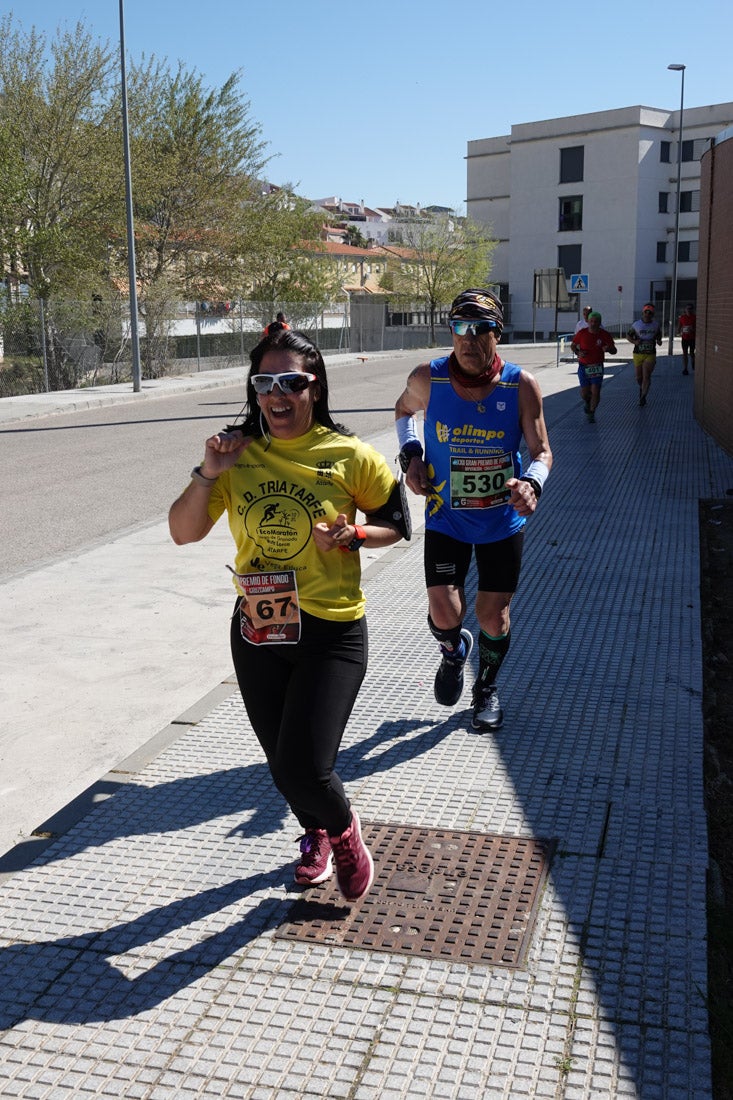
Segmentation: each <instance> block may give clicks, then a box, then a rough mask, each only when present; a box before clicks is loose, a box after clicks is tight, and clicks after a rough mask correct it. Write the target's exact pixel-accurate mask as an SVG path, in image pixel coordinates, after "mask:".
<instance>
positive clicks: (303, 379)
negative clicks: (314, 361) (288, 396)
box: [250, 371, 316, 393]
mask: <svg viewBox="0 0 733 1100" xmlns="http://www.w3.org/2000/svg"><path fill="white" fill-rule="evenodd" d="M315 381H316V376H315V374H305V373H304V372H303V371H292V372H290V371H287V372H285V373H283V374H253V375H252V377H251V378H250V382H251V383H252V385H253V386H254V391H255V393H272V391H273V389H274V388H275V386H279V387H280V392H281V393H302V392H303V390H306V389H308V383H309V382H315Z"/></svg>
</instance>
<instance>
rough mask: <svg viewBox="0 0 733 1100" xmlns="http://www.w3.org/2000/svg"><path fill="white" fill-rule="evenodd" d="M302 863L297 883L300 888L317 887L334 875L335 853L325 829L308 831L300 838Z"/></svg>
mask: <svg viewBox="0 0 733 1100" xmlns="http://www.w3.org/2000/svg"><path fill="white" fill-rule="evenodd" d="M300 852H301V857H300V863H299V864H298V866H297V867H296V868H295V881H296V882H297V883H299V885H300V886H316V885H317V884H318V883H319V882H325V881H326V879H327V878H330V877H331V875H332V874H333V852H332V851H331V842H330V840H329V839H328V833H327V832H326V830H325V829H306V831H305V835H304V836H302V837H301V838H300Z"/></svg>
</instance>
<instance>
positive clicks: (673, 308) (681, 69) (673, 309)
mask: <svg viewBox="0 0 733 1100" xmlns="http://www.w3.org/2000/svg"><path fill="white" fill-rule="evenodd" d="M667 68H668V69H672V71H673V72H676V73H682V81H681V87H680V125H679V130H678V132H677V200H676V202H675V208H674V257H673V261H672V302H671V305H670V315H669V348H668V351H667V354H668V355H672V354H673V348H674V330H675V328H676V327H677V253H678V251H679V247H680V184H681V182H682V113H683V111H684V109H685V66H684V65H668V66H667Z"/></svg>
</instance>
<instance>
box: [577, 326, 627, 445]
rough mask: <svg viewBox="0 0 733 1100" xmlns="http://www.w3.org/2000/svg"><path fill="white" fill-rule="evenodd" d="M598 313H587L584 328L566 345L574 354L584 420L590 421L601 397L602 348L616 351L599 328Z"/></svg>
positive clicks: (606, 333)
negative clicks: (586, 323)
mask: <svg viewBox="0 0 733 1100" xmlns="http://www.w3.org/2000/svg"><path fill="white" fill-rule="evenodd" d="M601 321H602V317H601V315H600V313H597V312H595V311H593V312H592V313H589V314H588V328H582V329H580V331H579V332H576V333H575V335H574V336H573V342H572V344H571V345H570V347H571V350H572V351H573V354H575V355H577V356H578V381H579V382H580V396H581V397H582V398H583V405H584V406H585V415H586V416H587V417H588V423H589V424H594V423H595V419H596V409H597V408H598V404H599V402H600V400H601V386H602V385H603V360H604V358H605V354H606V352H608V353H609V354H610V355H615V354H616V345H615V344H614V342H613V337H612V336H611V333H610V332H606V330H605V328H601Z"/></svg>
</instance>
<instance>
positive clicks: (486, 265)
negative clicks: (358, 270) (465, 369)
mask: <svg viewBox="0 0 733 1100" xmlns="http://www.w3.org/2000/svg"><path fill="white" fill-rule="evenodd" d="M402 239H403V247H402V248H400V249H390V248H389V246H387V252H388V253H390V251H391V253H392V258H391V260H388V263H387V271H386V273H385V275H384V276H383V277H382V279H381V281H380V285H381V286H382V288H383V289H384V290H385V291H387V292H388V293H389V294H390V295H391V296H393V297H394V298H396V299H397V300H398V301H400V302H402V303H405V304H407V303H421V304H422V305H424V307H425V309H426V312H427V313H428V317H429V323H430V342H431V344H434V343H435V317H436V313H437V311H438V308H439V307H440V306H442V305H447V304H448V303H449V302H451V301H452V300H453V298H455V296H456V295H457V294H458V293H459V292H460V291H461V290H463V289H465V287H468V286H485V285H486V284H487V282H488V281H489V273H490V271H491V255H492V252H493V250H494V248H495V246H496V242H495V241H494V240H492V238H491V236H490V235H489V233H488V232H487V230H486V228H485V227H484V226H481V225H478V224H477V223H476V222H472V221H470V220H469V219H468V218H459V217H457V216H455V215H453V216H451V215H446V216H439V217H431V218H428V217H426V216H421V217H419V218H414V219H411V220H410V221H407V222H405V223H404V224H403V226H402Z"/></svg>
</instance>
